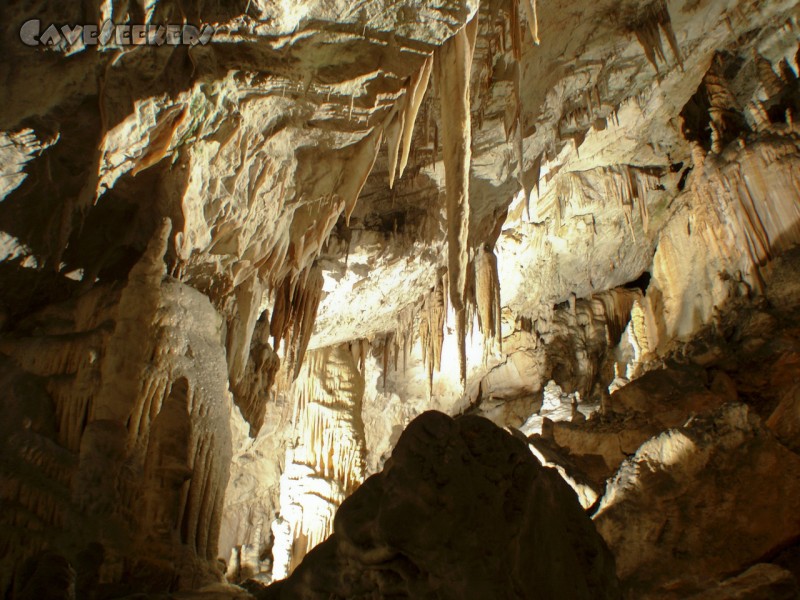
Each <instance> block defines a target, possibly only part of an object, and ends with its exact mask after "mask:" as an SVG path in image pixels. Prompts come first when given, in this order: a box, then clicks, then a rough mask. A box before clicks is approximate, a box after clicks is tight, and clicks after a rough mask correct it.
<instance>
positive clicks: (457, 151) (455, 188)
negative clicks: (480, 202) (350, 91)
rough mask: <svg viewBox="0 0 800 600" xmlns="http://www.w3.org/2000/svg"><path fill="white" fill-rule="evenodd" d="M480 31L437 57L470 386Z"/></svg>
mask: <svg viewBox="0 0 800 600" xmlns="http://www.w3.org/2000/svg"><path fill="white" fill-rule="evenodd" d="M477 30H478V20H477V16H476V17H475V18H473V19H472V20H471V21H470V22H469V23H467V25H466V26H465V27H464V28H463V29H461V30H460V31H459V32H458V33H457V34H456V35H455V36H454V37H453V38H451V39H450V40H448V42H447V43H445V44H444V45H443V46H442V47H441V48H440V49H439V51H438V52H437V53H436V61H435V63H436V64H435V67H436V83H437V89H438V91H439V95H440V101H441V106H442V114H441V122H442V146H443V150H444V167H445V188H446V189H445V194H446V202H447V246H448V261H447V264H448V276H449V291H450V303H451V305H452V306H453V310H454V312H455V316H456V334H457V336H458V346H459V367H460V370H461V380H462V382H465V381H466V375H467V357H466V334H467V314H466V306H465V298H466V290H467V276H468V275H467V270H468V266H469V245H468V242H469V223H470V207H469V174H470V165H471V162H472V150H471V144H472V120H471V115H470V76H471V72H472V56H473V53H474V50H475V39H476V35H477Z"/></svg>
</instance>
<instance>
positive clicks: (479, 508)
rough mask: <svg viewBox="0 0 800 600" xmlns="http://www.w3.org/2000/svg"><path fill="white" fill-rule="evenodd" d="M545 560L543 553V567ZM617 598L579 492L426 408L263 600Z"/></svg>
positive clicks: (485, 426)
mask: <svg viewBox="0 0 800 600" xmlns="http://www.w3.org/2000/svg"><path fill="white" fill-rule="evenodd" d="M545 557H547V558H546V559H545ZM376 595H377V596H378V597H389V596H395V597H407V598H425V597H432V596H435V597H439V598H476V599H477V598H501V597H507V596H517V597H521V598H619V588H618V584H617V581H616V575H615V573H614V562H613V558H612V556H611V554H610V553H609V552H608V549H607V548H606V547H605V544H604V542H603V540H602V539H601V538H600V537H599V536H598V535H597V533H596V532H595V531H594V527H593V525H592V522H591V520H590V519H589V518H588V516H586V514H584V513H583V511H582V510H581V507H580V505H579V504H578V502H577V499H576V497H575V495H574V493H573V491H572V490H571V489H570V488H569V487H568V486H567V485H566V484H565V483H564V482H563V481H562V480H561V478H560V477H559V476H558V475H557V474H556V472H555V471H553V470H551V469H547V468H543V467H541V466H539V465H538V464H537V463H536V460H535V459H534V458H533V456H532V455H531V454H530V452H529V451H528V450H527V448H526V447H525V445H524V444H522V443H520V441H519V440H517V439H515V438H514V437H513V436H511V435H509V434H507V433H505V432H503V431H502V430H501V429H499V428H497V427H496V426H494V425H492V424H491V423H489V422H488V421H486V420H485V419H481V418H479V417H462V418H460V419H457V420H455V421H454V420H452V419H450V418H448V417H447V416H445V415H443V414H441V413H435V412H428V413H425V414H423V415H421V416H420V417H418V418H417V419H415V420H414V421H413V422H412V423H411V424H410V425H409V426H408V428H407V429H406V431H405V432H404V433H403V435H402V436H401V437H400V440H399V441H398V443H397V446H396V447H395V449H394V451H393V453H392V457H391V459H390V460H389V461H387V463H386V465H385V467H384V470H383V471H382V472H381V473H379V474H377V475H373V476H372V477H371V478H369V479H368V480H367V481H366V482H364V484H363V485H362V486H361V487H360V488H359V489H358V490H357V491H356V493H355V494H353V495H352V496H351V497H350V498H348V499H347V500H346V501H345V503H344V504H343V505H342V507H341V508H340V510H339V512H338V513H337V515H336V520H335V522H334V534H333V535H332V536H331V537H330V538H329V539H328V540H327V541H326V542H325V543H323V544H321V545H320V546H319V547H317V548H316V549H315V550H314V551H313V552H312V553H310V554H309V555H308V556H307V557H306V559H305V561H304V562H303V564H301V565H300V567H299V568H298V569H297V570H296V571H295V572H294V574H293V575H292V576H291V577H290V578H289V579H287V580H286V581H284V582H281V583H279V584H275V585H274V586H273V587H271V588H268V589H267V590H266V591H265V592H264V593H263V594H262V595H260V596H257V597H263V598H354V597H358V596H376Z"/></svg>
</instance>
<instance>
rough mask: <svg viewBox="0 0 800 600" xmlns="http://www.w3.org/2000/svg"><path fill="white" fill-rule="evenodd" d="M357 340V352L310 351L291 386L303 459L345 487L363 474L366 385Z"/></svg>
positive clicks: (343, 348) (344, 349)
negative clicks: (293, 384) (363, 411)
mask: <svg viewBox="0 0 800 600" xmlns="http://www.w3.org/2000/svg"><path fill="white" fill-rule="evenodd" d="M357 344H358V346H359V349H357V352H354V347H353V346H352V345H344V346H337V347H334V348H324V349H321V350H315V351H313V352H311V353H310V355H309V357H308V359H307V361H306V365H305V366H304V367H303V369H302V375H301V376H300V377H298V379H297V381H296V382H295V386H294V390H295V409H294V418H293V421H294V427H295V430H296V431H297V433H298V437H299V440H300V445H299V446H300V447H301V448H302V450H303V454H304V460H305V463H306V464H308V465H309V466H311V467H313V468H314V470H315V472H316V473H317V474H318V475H319V476H321V477H324V478H326V479H330V480H334V481H337V482H339V484H341V486H342V488H343V489H344V490H346V491H351V490H352V489H353V488H354V487H355V486H357V485H359V484H360V483H361V480H362V479H363V477H364V457H365V448H364V426H363V423H362V422H361V403H362V400H363V396H364V386H365V384H364V377H363V375H362V372H361V370H359V362H360V360H359V359H360V356H362V350H361V349H360V348H364V347H365V345H364V344H361V343H360V342H359V343H357ZM363 355H364V356H365V355H366V351H364V352H363Z"/></svg>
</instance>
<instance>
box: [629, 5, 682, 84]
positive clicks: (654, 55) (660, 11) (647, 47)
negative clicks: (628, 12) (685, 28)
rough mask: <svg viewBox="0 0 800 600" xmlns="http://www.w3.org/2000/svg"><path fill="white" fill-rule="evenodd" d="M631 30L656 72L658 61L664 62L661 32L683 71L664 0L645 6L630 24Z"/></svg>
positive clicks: (676, 40) (670, 19) (676, 41)
mask: <svg viewBox="0 0 800 600" xmlns="http://www.w3.org/2000/svg"><path fill="white" fill-rule="evenodd" d="M630 27H631V29H632V30H633V32H634V33H635V34H636V38H637V39H638V40H639V44H641V46H642V49H643V50H644V53H645V56H646V57H647V60H648V61H649V62H650V64H651V65H653V68H654V69H656V71H658V61H661V62H664V63H665V62H666V61H667V59H666V56H665V54H664V45H663V43H662V42H661V31H663V32H664V35H665V36H666V37H667V42H668V43H669V47H670V50H672V55H673V56H674V57H675V61H676V62H677V63H678V65H679V66H680V67H681V69H683V59H682V57H681V52H680V48H679V47H678V39H677V38H676V37H675V31H674V30H673V28H672V18H671V17H670V14H669V8H667V4H666V2H665V0H655V1H654V2H651V3H650V4H649V5H647V6H646V7H645V8H644V9H642V11H640V12H639V14H638V15H637V17H636V19H635V21H634V22H633V23H631V24H630Z"/></svg>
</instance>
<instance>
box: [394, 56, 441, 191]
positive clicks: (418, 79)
mask: <svg viewBox="0 0 800 600" xmlns="http://www.w3.org/2000/svg"><path fill="white" fill-rule="evenodd" d="M432 69H433V56H429V57H427V58H426V59H425V61H424V62H423V63H422V68H420V70H419V71H418V72H417V73H415V74H414V75H413V76H412V77H411V78H410V79H409V81H408V83H407V84H406V87H405V93H404V94H403V95H402V96H401V97H400V100H399V101H398V102H397V104H396V105H395V107H394V110H393V111H392V113H391V114H390V115H389V118H388V125H387V126H386V128H385V131H386V144H387V146H388V150H389V188H393V187H394V182H395V176H396V177H397V178H400V177H402V176H403V173H404V172H405V170H406V166H407V165H408V157H409V154H410V151H411V138H412V136H413V134H414V124H415V123H416V121H417V114H419V109H420V106H422V100H423V98H424V97H425V92H426V91H427V90H428V83H429V82H430V79H431V71H432ZM398 161H399V165H398Z"/></svg>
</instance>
